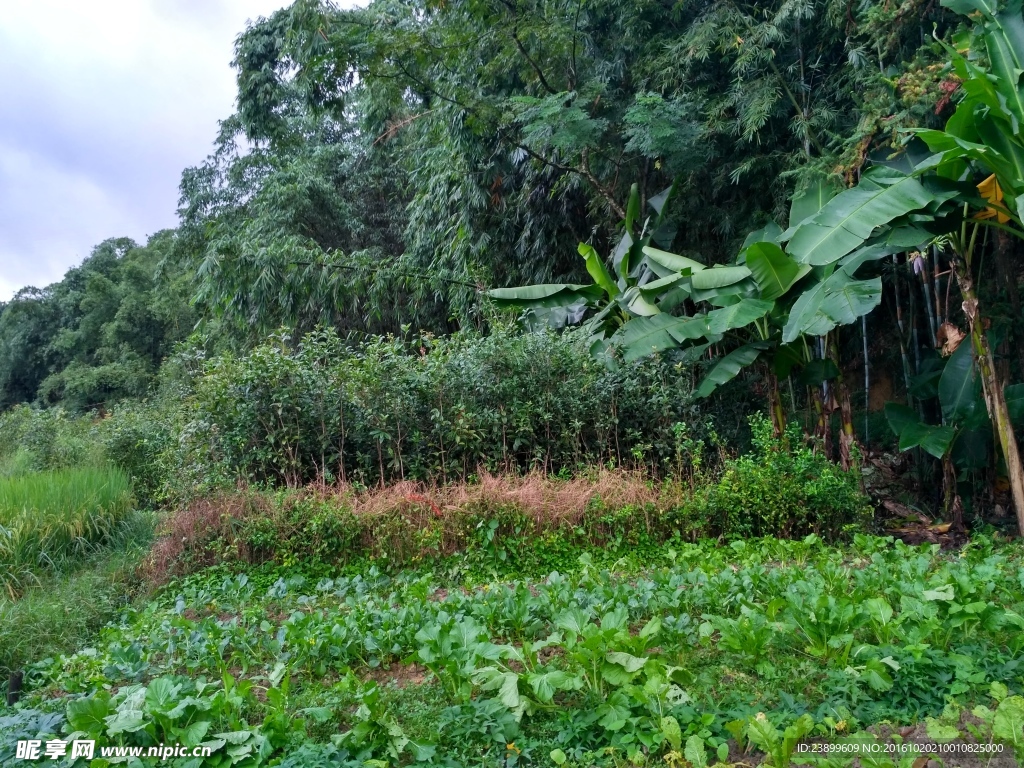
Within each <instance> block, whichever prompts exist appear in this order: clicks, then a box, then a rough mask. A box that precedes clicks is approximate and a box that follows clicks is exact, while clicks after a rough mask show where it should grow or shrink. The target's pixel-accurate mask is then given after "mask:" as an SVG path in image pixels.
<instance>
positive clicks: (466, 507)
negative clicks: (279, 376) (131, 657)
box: [144, 470, 685, 584]
mask: <svg viewBox="0 0 1024 768" xmlns="http://www.w3.org/2000/svg"><path fill="white" fill-rule="evenodd" d="M684 499H685V491H684V489H683V488H682V487H681V486H679V485H678V484H671V483H658V482H655V481H652V480H651V479H650V477H649V476H646V475H644V474H642V473H640V472H633V471H626V470H600V471H595V472H593V473H592V474H590V475H587V476H583V477H578V478H574V479H571V480H557V479H553V478H550V477H547V476H544V475H542V474H539V473H533V474H528V475H522V476H513V475H492V474H488V473H485V472H482V473H480V474H479V481H478V482H476V483H472V484H469V483H458V484H450V485H443V486H429V485H425V484H423V483H415V482H400V483H395V484H393V485H389V486H386V487H383V488H381V487H378V488H371V489H366V490H356V489H355V488H353V487H352V486H349V485H310V486H306V487H305V488H302V489H299V490H293V491H289V492H287V493H284V494H282V495H279V496H276V497H275V496H273V495H267V494H261V493H258V492H255V491H252V490H248V489H244V488H240V489H238V490H237V491H236V492H233V493H228V494H222V495H220V496H215V497H211V498H207V499H201V500H197V501H195V502H193V503H191V504H190V505H189V506H187V507H185V508H182V509H179V510H176V511H175V512H172V513H171V514H170V515H169V516H168V517H167V519H166V521H165V524H164V528H163V530H162V531H161V536H160V537H159V539H158V540H157V542H156V544H155V545H154V547H153V550H152V552H151V555H150V557H149V559H148V561H147V563H146V565H145V568H144V572H145V577H146V580H147V581H148V582H149V583H150V584H160V583H163V582H165V581H167V580H168V579H169V578H173V577H175V576H180V575H183V574H185V573H189V572H193V571H195V570H197V569H199V568H203V567H207V566H210V565H214V564H216V563H218V562H227V561H241V562H246V563H257V562H262V561H265V560H268V559H271V558H272V557H273V556H274V555H275V554H278V553H280V551H281V549H276V551H275V550H271V549H267V548H264V549H262V550H261V549H260V548H258V547H256V546H254V545H253V544H252V539H251V537H250V536H249V535H248V533H247V532H248V531H251V530H252V527H253V526H256V525H260V526H263V529H264V530H265V531H266V530H270V531H271V532H272V535H273V537H274V538H275V540H277V541H278V542H280V543H281V544H282V545H283V546H284V548H285V550H287V548H288V546H291V545H289V544H288V543H289V542H294V543H295V545H294V546H292V548H293V549H296V550H299V549H300V547H301V551H300V552H298V554H306V553H310V552H313V553H318V552H319V550H318V547H321V549H322V547H332V549H331V551H329V552H319V553H320V554H321V555H322V556H327V557H331V558H333V559H341V560H343V559H346V558H348V557H349V556H351V555H353V554H360V553H364V554H373V555H375V556H381V555H385V554H386V555H387V556H388V558H389V559H390V560H391V561H392V562H406V561H409V560H411V559H415V558H418V557H429V556H439V555H440V556H443V555H449V554H452V553H453V552H455V551H458V550H460V549H461V548H463V547H465V546H466V544H467V541H468V540H469V538H470V537H471V536H472V535H473V529H474V528H475V526H476V524H477V523H478V522H479V520H480V519H481V518H483V517H498V518H499V519H503V520H504V519H507V515H508V514H509V513H511V514H514V515H515V516H516V518H517V519H518V520H520V521H522V520H524V519H526V520H528V521H529V525H530V527H531V528H532V531H531V532H532V533H536V534H540V533H543V532H545V531H550V530H552V529H557V528H563V527H575V526H581V525H583V526H585V527H586V528H587V531H588V532H589V535H590V536H591V537H593V538H596V539H597V540H600V539H601V538H602V536H603V535H604V534H605V530H604V529H605V528H607V529H608V532H610V531H611V528H612V527H613V526H612V525H611V524H607V525H606V524H605V523H603V522H602V521H601V520H600V516H601V514H603V513H605V512H607V511H608V510H623V509H633V510H642V520H643V523H642V525H645V526H646V527H647V528H648V530H649V529H650V525H651V522H650V516H651V514H652V513H654V514H657V512H658V511H663V510H668V509H672V508H674V507H677V506H679V505H680V504H681V503H682V502H683V501H684ZM310 509H315V510H316V511H317V512H316V514H319V515H324V514H326V515H327V516H328V517H329V518H331V520H332V521H333V522H334V523H335V524H336V528H337V529H340V530H342V531H344V532H345V535H349V534H350V535H351V540H350V541H349V542H348V544H347V545H344V546H339V545H338V544H337V539H338V534H337V533H335V534H333V536H334V538H329V536H330V535H331V534H328V533H324V529H323V528H319V529H317V530H315V531H310V529H309V526H308V523H309V519H308V518H309V516H310V514H311V513H310V512H309V510H310ZM325 510H326V513H325ZM595 510H599V511H595ZM502 515H505V516H506V517H505V518H502ZM320 536H323V537H324V540H319V539H318V537H320ZM321 545H322V546H321ZM341 549H345V550H349V551H339V550H341Z"/></svg>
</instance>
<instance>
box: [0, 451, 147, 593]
mask: <svg viewBox="0 0 1024 768" xmlns="http://www.w3.org/2000/svg"><path fill="white" fill-rule="evenodd" d="M131 513H132V499H131V483H130V481H129V479H128V476H127V475H126V474H125V473H124V472H122V471H121V470H119V469H115V468H112V467H84V468H80V469H66V470H57V471H53V472H38V473H33V474H26V475H21V476H15V477H9V478H0V589H2V590H3V591H4V592H6V593H7V594H8V595H10V596H11V598H12V599H13V598H14V597H15V596H17V595H18V594H19V593H20V592H21V591H22V590H23V589H24V588H25V587H26V586H27V585H28V584H29V583H32V582H33V581H35V579H36V576H37V575H38V574H40V573H43V572H52V571H60V570H63V569H64V568H65V567H66V565H67V564H68V563H69V561H72V560H75V559H78V558H81V557H83V556H85V555H87V554H88V553H90V552H92V551H94V550H95V549H96V547H97V546H101V545H104V544H108V543H111V541H112V540H113V539H114V538H116V537H117V536H118V535H119V531H120V530H121V529H122V528H123V526H124V524H125V522H126V521H127V519H128V518H129V516H130V515H131Z"/></svg>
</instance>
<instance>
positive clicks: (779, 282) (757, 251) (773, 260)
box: [704, 242, 811, 300]
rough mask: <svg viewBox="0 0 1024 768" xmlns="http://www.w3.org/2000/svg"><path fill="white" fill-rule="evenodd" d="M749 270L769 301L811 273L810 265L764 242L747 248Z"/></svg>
mask: <svg viewBox="0 0 1024 768" xmlns="http://www.w3.org/2000/svg"><path fill="white" fill-rule="evenodd" d="M747 268H748V269H749V270H750V273H751V275H753V277H754V280H755V281H756V282H757V287H758V288H759V289H760V291H761V298H762V299H767V300H772V299H777V298H779V297H780V296H782V295H783V294H784V293H785V292H786V291H788V290H789V289H790V288H791V287H792V286H793V284H794V283H795V282H796V281H797V280H799V279H800V278H802V277H803V276H804V275H806V274H807V273H808V272H810V271H811V267H810V265H808V264H798V263H797V262H796V261H794V260H793V259H791V258H790V257H789V256H787V255H786V254H785V252H784V251H783V250H782V249H781V248H780V247H779V246H777V245H775V244H774V243H763V242H762V243H754V244H753V245H751V246H750V247H748V248H747ZM707 273H708V271H705V272H704V274H707Z"/></svg>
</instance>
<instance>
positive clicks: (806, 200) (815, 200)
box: [789, 179, 836, 227]
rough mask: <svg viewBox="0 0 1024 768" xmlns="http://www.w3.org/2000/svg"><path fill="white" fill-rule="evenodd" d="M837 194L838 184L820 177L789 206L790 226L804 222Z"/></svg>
mask: <svg viewBox="0 0 1024 768" xmlns="http://www.w3.org/2000/svg"><path fill="white" fill-rule="evenodd" d="M835 196H836V186H835V184H832V183H831V182H829V181H827V180H826V179H818V181H816V182H815V183H813V184H811V185H810V186H809V187H807V189H805V190H804V191H803V192H801V193H800V194H798V195H796V196H795V197H794V198H793V202H792V204H791V205H790V207H789V226H791V227H795V226H797V225H798V224H802V223H803V222H805V221H807V220H808V219H809V218H811V217H812V216H814V215H815V214H816V213H817V212H818V211H820V210H821V209H822V208H823V207H824V206H825V203H827V202H828V201H829V200H831V199H832V198H833V197H835Z"/></svg>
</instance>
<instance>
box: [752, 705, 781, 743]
mask: <svg viewBox="0 0 1024 768" xmlns="http://www.w3.org/2000/svg"><path fill="white" fill-rule="evenodd" d="M746 735H747V739H749V740H750V743H751V744H753V745H754V746H756V747H757V748H758V749H760V750H761V751H762V752H769V753H770V752H771V751H772V750H774V749H775V748H776V747H777V746H778V745H779V743H780V740H781V738H782V734H781V733H779V731H778V729H777V728H776V727H775V726H774V725H772V724H771V722H770V721H769V720H768V718H767V717H766V716H765V715H764V713H761V712H759V713H758V714H757V716H756V717H751V718H750V719H748V720H747V730H746Z"/></svg>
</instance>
